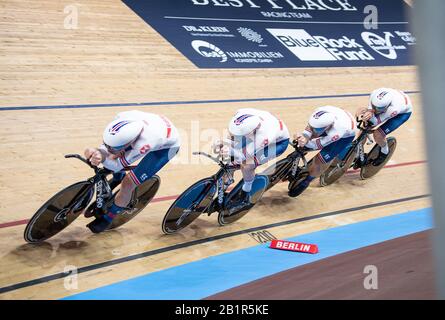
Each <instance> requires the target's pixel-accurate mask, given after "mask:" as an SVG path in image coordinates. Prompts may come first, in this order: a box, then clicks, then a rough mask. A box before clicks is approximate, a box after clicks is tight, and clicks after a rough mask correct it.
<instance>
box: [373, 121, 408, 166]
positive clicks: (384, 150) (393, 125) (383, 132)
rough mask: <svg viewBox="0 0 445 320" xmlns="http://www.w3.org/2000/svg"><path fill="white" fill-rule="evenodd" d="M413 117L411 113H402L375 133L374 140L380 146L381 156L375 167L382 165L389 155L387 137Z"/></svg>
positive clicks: (375, 162)
mask: <svg viewBox="0 0 445 320" xmlns="http://www.w3.org/2000/svg"><path fill="white" fill-rule="evenodd" d="M410 117H411V112H409V113H402V114H399V115H397V116H396V117H394V118H392V119H389V120H388V121H386V122H385V123H384V124H382V125H381V126H380V127H379V128H378V129H377V130H375V131H374V134H373V136H374V139H375V141H376V143H377V144H378V145H379V146H380V154H379V156H378V158H377V159H375V160H374V162H373V164H374V165H380V164H381V163H382V162H383V161H384V160H385V158H386V156H387V155H388V153H389V147H388V143H387V141H386V136H387V135H388V134H390V133H391V132H393V131H395V130H396V129H397V128H399V127H400V126H401V125H402V124H404V123H405V122H406V121H408V119H409V118H410Z"/></svg>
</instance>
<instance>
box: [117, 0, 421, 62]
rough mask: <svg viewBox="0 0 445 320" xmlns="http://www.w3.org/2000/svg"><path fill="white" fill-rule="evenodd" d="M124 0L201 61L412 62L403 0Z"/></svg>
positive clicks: (184, 51) (172, 41) (153, 25)
mask: <svg viewBox="0 0 445 320" xmlns="http://www.w3.org/2000/svg"><path fill="white" fill-rule="evenodd" d="M124 3H126V4H127V6H129V7H130V8H131V9H132V10H133V11H134V12H135V13H136V14H138V15H139V16H140V17H141V18H142V19H144V20H145V21H146V22H147V23H148V24H149V25H150V26H151V27H152V28H153V29H155V30H156V31H157V32H158V33H159V34H161V35H162V36H163V37H164V38H165V39H166V40H167V41H169V42H170V43H171V44H172V45H173V46H174V47H175V48H176V49H177V50H179V51H180V52H181V53H182V54H183V55H184V56H185V57H187V58H188V59H189V60H190V61H192V62H193V63H194V64H195V65H196V66H197V67H199V68H296V67H304V68H307V67H354V66H394V65H409V64H412V59H411V56H412V51H413V50H412V49H413V46H414V45H415V43H416V39H415V38H414V37H413V35H412V34H411V33H410V31H409V24H408V21H407V19H406V16H407V13H408V10H410V7H409V6H408V5H407V4H406V3H405V2H404V1H403V0H368V1H363V0H124ZM375 22H378V24H376V23H375ZM370 25H371V26H374V27H375V28H370V27H369V26H370Z"/></svg>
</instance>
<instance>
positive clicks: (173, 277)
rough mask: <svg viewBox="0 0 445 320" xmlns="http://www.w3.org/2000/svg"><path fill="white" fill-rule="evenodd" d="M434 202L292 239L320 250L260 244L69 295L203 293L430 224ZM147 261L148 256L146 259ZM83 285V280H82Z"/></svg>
mask: <svg viewBox="0 0 445 320" xmlns="http://www.w3.org/2000/svg"><path fill="white" fill-rule="evenodd" d="M432 226H433V221H432V212H431V209H430V208H426V209H421V210H416V211H409V212H406V213H402V214H396V215H392V216H389V217H384V218H378V219H373V220H368V221H364V222H359V223H354V224H349V225H345V226H340V227H335V228H331V229H326V230H322V231H318V232H314V233H309V234H305V235H300V236H297V237H293V238H289V239H288V240H292V241H299V242H305V243H313V244H317V245H318V247H319V253H318V254H314V255H311V254H305V253H295V252H289V251H281V250H273V249H270V248H268V244H264V245H257V246H254V247H250V248H247V249H242V250H238V251H234V252H230V253H226V254H221V255H217V256H214V257H209V258H205V259H202V260H199V261H195V262H191V263H187V264H184V265H180V266H177V267H172V268H169V269H165V270H162V271H157V272H153V273H149V274H147V275H143V276H139V277H136V278H133V279H130V280H125V281H121V282H118V283H115V284H111V285H107V286H104V287H100V288H97V289H94V290H90V291H86V292H83V293H79V294H76V295H72V296H69V297H66V298H64V299H67V300H83V299H107V300H108V299H165V300H167V299H169V300H179V299H180V300H194V299H202V298H205V297H208V296H210V295H213V294H216V293H218V292H221V291H225V290H228V289H230V288H233V287H236V286H239V285H242V284H245V283H247V282H250V281H253V280H257V279H260V278H263V277H266V276H270V275H272V274H275V273H277V272H281V271H284V270H287V269H290V268H294V267H297V266H301V265H304V264H307V263H311V262H314V261H318V260H321V259H324V258H327V257H331V256H334V255H337V254H340V253H344V252H347V251H351V250H355V249H358V248H362V247H366V246H369V245H373V244H376V243H380V242H383V241H387V240H391V239H394V238H398V237H403V236H406V235H409V234H412V233H416V232H420V231H425V230H428V229H431V228H432ZM147 263H148V262H147ZM79 284H80V285H81V282H80V283H79Z"/></svg>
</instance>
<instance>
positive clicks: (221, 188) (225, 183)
mask: <svg viewBox="0 0 445 320" xmlns="http://www.w3.org/2000/svg"><path fill="white" fill-rule="evenodd" d="M193 155H200V156H204V157H207V158H209V159H210V160H212V161H214V162H216V163H217V164H218V165H219V166H220V167H221V168H220V169H219V170H218V172H217V173H216V174H214V175H213V179H214V180H215V184H216V194H217V198H216V199H217V201H218V204H219V205H220V206H221V207H222V205H223V203H224V200H225V196H226V190H227V189H228V187H229V186H230V185H231V184H232V183H233V182H235V179H234V178H233V173H234V171H235V170H236V169H237V168H238V166H234V165H230V164H229V163H224V162H223V161H222V158H221V156H219V157H212V156H211V155H209V154H207V153H205V152H193Z"/></svg>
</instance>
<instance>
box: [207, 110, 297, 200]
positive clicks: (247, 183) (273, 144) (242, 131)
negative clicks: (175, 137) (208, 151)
mask: <svg viewBox="0 0 445 320" xmlns="http://www.w3.org/2000/svg"><path fill="white" fill-rule="evenodd" d="M229 133H230V135H231V136H230V139H226V140H223V141H217V142H216V143H215V144H214V147H215V149H214V150H215V152H219V153H221V154H223V155H226V156H230V157H231V158H232V162H233V164H237V165H240V169H241V172H242V175H243V180H244V183H243V187H242V191H241V192H240V193H239V197H237V198H235V199H232V200H233V202H234V206H236V205H244V204H246V205H247V204H249V203H250V201H249V192H250V191H251V189H252V184H253V181H254V179H255V169H256V168H257V167H258V166H260V165H262V164H265V163H266V162H268V161H270V160H272V159H274V158H276V157H278V156H280V155H281V154H283V152H284V151H286V149H287V146H288V145H289V131H288V129H287V127H286V125H285V124H284V122H283V121H282V120H280V119H278V118H277V117H275V116H274V115H272V114H271V113H269V112H267V111H262V110H258V109H253V108H244V109H239V110H238V111H237V112H236V114H235V116H234V117H233V118H232V119H231V120H230V122H229Z"/></svg>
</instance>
